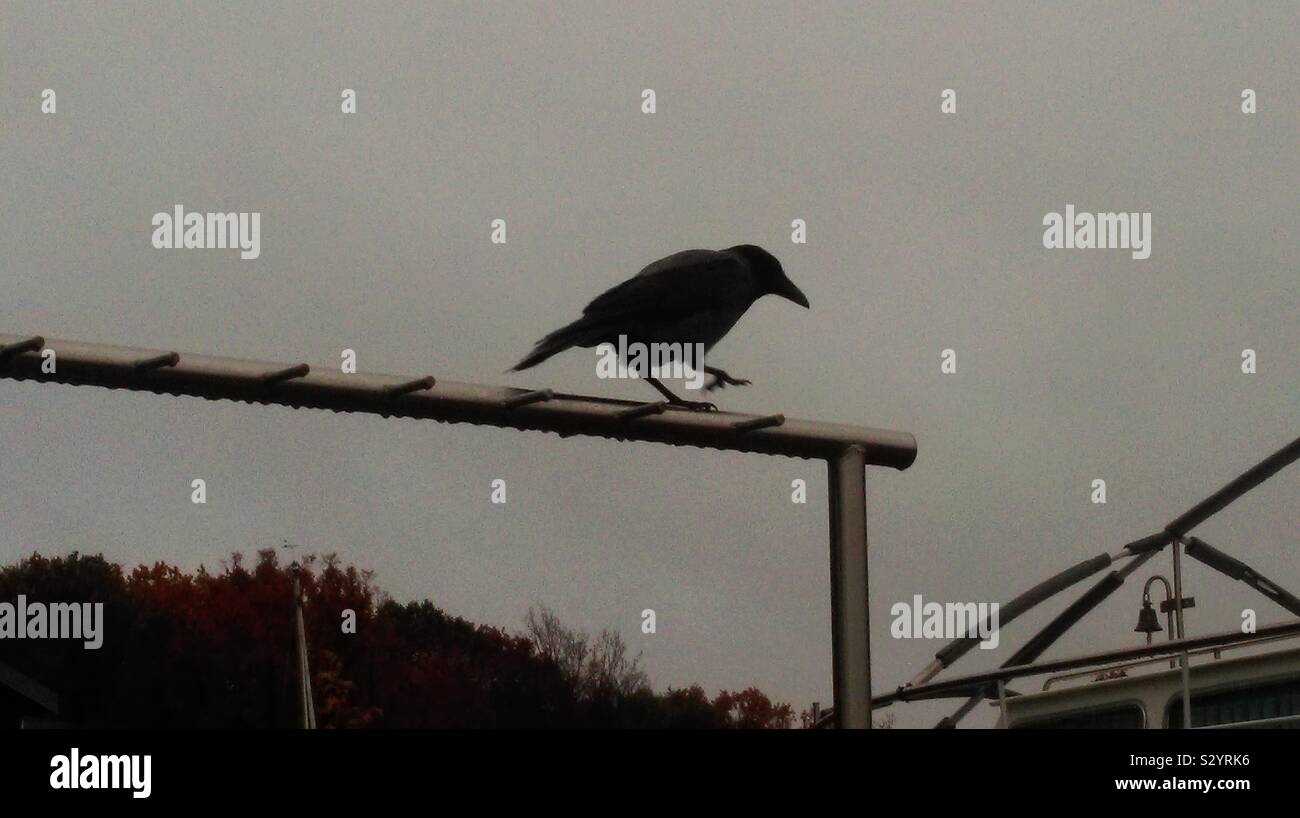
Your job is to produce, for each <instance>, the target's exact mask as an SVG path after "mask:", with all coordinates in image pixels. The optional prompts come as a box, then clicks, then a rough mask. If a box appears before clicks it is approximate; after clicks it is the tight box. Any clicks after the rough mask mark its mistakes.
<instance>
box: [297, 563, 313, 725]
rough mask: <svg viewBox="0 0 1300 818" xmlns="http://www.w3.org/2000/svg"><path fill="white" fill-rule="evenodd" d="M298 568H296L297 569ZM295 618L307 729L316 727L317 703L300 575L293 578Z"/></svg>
mask: <svg viewBox="0 0 1300 818" xmlns="http://www.w3.org/2000/svg"><path fill="white" fill-rule="evenodd" d="M295 570H296V569H295ZM293 619H294V640H295V641H296V642H297V643H298V651H297V652H298V680H299V682H300V689H299V700H300V702H301V705H302V726H303V729H305V730H314V729H316V704H315V702H313V701H312V696H311V669H310V668H309V666H308V664H307V632H306V628H304V627H303V622H302V590H301V588H300V586H299V585H298V577H297V576H296V575H295V576H294V578H293Z"/></svg>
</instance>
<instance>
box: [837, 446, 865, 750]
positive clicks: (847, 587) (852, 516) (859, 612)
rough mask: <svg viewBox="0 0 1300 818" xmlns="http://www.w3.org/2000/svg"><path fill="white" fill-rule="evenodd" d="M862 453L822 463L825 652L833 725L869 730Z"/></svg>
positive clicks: (853, 450) (848, 451) (855, 449)
mask: <svg viewBox="0 0 1300 818" xmlns="http://www.w3.org/2000/svg"><path fill="white" fill-rule="evenodd" d="M865 472H866V452H865V451H864V450H863V449H862V447H861V446H848V447H846V448H845V449H844V450H843V451H841V452H840V454H839V456H837V457H836V458H835V459H833V460H831V461H829V462H828V473H829V481H828V494H829V495H830V497H829V499H830V503H829V505H830V515H831V519H830V523H831V525H830V531H831V542H830V545H831V548H830V551H831V654H832V660H833V662H832V664H833V670H832V674H833V681H834V691H835V721H836V725H837V726H838V727H841V728H863V729H865V728H870V727H871V629H870V627H869V617H868V610H867V489H866V476H865Z"/></svg>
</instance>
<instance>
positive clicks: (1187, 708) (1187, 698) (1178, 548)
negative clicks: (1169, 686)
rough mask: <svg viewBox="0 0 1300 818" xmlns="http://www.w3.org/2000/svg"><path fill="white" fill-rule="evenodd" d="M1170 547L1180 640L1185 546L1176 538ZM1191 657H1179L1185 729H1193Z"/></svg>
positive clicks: (1184, 654) (1183, 633)
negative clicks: (1172, 557) (1172, 556)
mask: <svg viewBox="0 0 1300 818" xmlns="http://www.w3.org/2000/svg"><path fill="white" fill-rule="evenodd" d="M1170 545H1172V546H1173V549H1174V621H1175V622H1177V623H1178V638H1179V639H1186V638H1187V630H1186V628H1185V627H1184V625H1183V560H1182V557H1181V554H1182V550H1183V544H1182V542H1181V541H1180V540H1179V539H1178V538H1175V539H1174V541H1173V542H1172V543H1170ZM1190 659H1191V657H1190V656H1189V654H1188V653H1187V651H1186V650H1184V651H1183V652H1182V655H1181V656H1179V657H1178V662H1179V664H1181V665H1182V666H1183V672H1182V677H1183V729H1184V730H1190V729H1192V680H1191V672H1192V671H1191V668H1190V667H1189V665H1190Z"/></svg>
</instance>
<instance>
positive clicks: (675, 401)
mask: <svg viewBox="0 0 1300 818" xmlns="http://www.w3.org/2000/svg"><path fill="white" fill-rule="evenodd" d="M646 383H648V384H650V385H651V386H653V387H654V388H655V389H658V390H659V394H661V395H663V396H664V397H665V398H667V399H668V402H669V403H671V404H672V405H673V406H684V407H686V408H687V409H694V410H696V411H701V412H716V411H718V407H716V406H714V405H713V404H711V403H708V402H707V401H699V400H682V399H681V398H679V397H677V396H676V395H674V394H673V393H672V392H671V391H670V390H669V389H668V387H666V386H664V385H663V384H662V383H660V382H659V379H658V378H651V377H649V376H647V377H646Z"/></svg>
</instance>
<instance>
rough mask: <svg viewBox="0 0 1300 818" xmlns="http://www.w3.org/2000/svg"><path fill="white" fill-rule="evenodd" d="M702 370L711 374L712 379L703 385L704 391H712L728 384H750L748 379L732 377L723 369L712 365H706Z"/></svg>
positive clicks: (724, 387) (723, 387)
mask: <svg viewBox="0 0 1300 818" xmlns="http://www.w3.org/2000/svg"><path fill="white" fill-rule="evenodd" d="M704 371H705V372H707V373H709V374H710V375H712V376H713V381H712V382H710V383H709V384H708V385H707V386H705V387H704V391H705V392H712V391H713V390H714V389H726V388H727V387H728V386H749V384H750V381H749V380H747V379H745V378H733V377H731V376H730V375H728V374H727V373H726V372H725V371H723V370H721V369H718V368H717V367H714V366H706V367H704Z"/></svg>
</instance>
